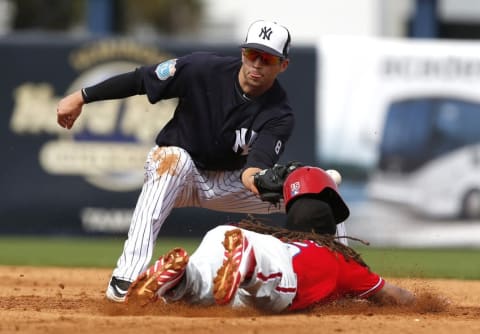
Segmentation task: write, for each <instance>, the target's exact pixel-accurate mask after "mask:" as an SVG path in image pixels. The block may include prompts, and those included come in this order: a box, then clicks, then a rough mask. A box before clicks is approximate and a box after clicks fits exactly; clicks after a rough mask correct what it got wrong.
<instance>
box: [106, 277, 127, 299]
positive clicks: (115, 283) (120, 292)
mask: <svg viewBox="0 0 480 334" xmlns="http://www.w3.org/2000/svg"><path fill="white" fill-rule="evenodd" d="M131 284H132V282H129V281H125V280H122V279H119V278H116V277H112V278H111V279H110V282H109V283H108V288H107V292H106V297H107V298H108V299H109V300H111V301H114V302H117V303H123V302H124V301H125V296H126V295H127V291H128V288H129V287H130V285H131Z"/></svg>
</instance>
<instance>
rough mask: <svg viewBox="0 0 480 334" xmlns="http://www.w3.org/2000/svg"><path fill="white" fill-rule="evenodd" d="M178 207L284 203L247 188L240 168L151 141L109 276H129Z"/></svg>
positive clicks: (265, 207)
mask: <svg viewBox="0 0 480 334" xmlns="http://www.w3.org/2000/svg"><path fill="white" fill-rule="evenodd" d="M180 207H201V208H207V209H211V210H215V211H224V212H236V213H251V214H270V213H278V212H285V208H284V206H283V205H280V206H278V207H275V206H273V205H272V204H270V203H268V202H263V201H261V200H260V199H259V198H258V197H257V196H256V195H255V194H253V193H252V192H250V191H248V190H247V189H246V188H245V187H244V186H243V184H242V182H241V180H240V170H236V171H206V170H199V169H198V168H197V167H196V166H195V164H194V163H193V160H192V158H191V157H190V155H189V154H188V153H187V152H186V151H185V150H184V149H182V148H179V147H174V146H170V147H158V146H155V147H153V148H152V149H151V151H150V152H149V154H148V157H147V161H146V163H145V179H144V184H143V187H142V191H141V193H140V196H139V198H138V201H137V205H136V207H135V211H134V214H133V217H132V222H131V224H130V229H129V231H128V239H127V240H126V241H125V244H124V248H123V253H122V254H121V256H120V257H119V259H118V261H117V266H116V268H115V269H114V271H113V274H112V276H115V277H117V278H119V279H123V280H127V281H134V280H135V279H136V278H137V276H138V275H140V273H142V272H143V271H145V270H146V269H147V268H148V266H149V264H150V261H151V258H152V254H153V249H154V246H155V242H156V239H157V236H158V233H159V232H160V229H161V227H162V225H163V223H164V222H165V219H166V218H167V217H168V215H169V214H170V213H171V211H172V210H173V208H180ZM342 225H343V224H339V225H337V227H338V231H339V233H338V234H339V235H345V230H344V228H343V226H342ZM341 241H342V242H346V239H341Z"/></svg>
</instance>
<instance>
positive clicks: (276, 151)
mask: <svg viewBox="0 0 480 334" xmlns="http://www.w3.org/2000/svg"><path fill="white" fill-rule="evenodd" d="M293 126H294V118H293V115H292V114H290V113H289V114H285V115H284V117H282V118H279V119H273V120H270V121H269V122H267V123H266V124H265V125H264V126H263V127H262V129H261V130H260V131H259V133H258V135H257V138H256V139H255V142H254V143H253V145H252V148H251V150H250V152H249V154H248V158H247V162H246V164H245V168H248V167H258V168H261V169H265V168H270V167H272V166H273V165H274V164H275V163H277V162H278V160H279V158H280V156H281V155H282V153H283V151H284V150H285V144H286V142H287V141H288V139H289V138H290V135H291V134H292V131H293Z"/></svg>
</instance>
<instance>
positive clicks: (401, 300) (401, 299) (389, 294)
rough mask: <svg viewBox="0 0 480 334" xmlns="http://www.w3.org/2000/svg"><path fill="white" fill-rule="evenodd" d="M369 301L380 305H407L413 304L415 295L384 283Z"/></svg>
mask: <svg viewBox="0 0 480 334" xmlns="http://www.w3.org/2000/svg"><path fill="white" fill-rule="evenodd" d="M369 299H370V300H371V301H373V302H375V303H378V304H381V305H409V304H412V303H413V302H415V295H414V294H413V293H411V292H410V291H408V290H405V289H402V288H400V287H398V286H396V285H393V284H391V283H388V282H385V285H384V286H383V288H382V289H381V290H380V291H379V292H377V293H376V294H374V295H373V296H371V297H370V298H369Z"/></svg>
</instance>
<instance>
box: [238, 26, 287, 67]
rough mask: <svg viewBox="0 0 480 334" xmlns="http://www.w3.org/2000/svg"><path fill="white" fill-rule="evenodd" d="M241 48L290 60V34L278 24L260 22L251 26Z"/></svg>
mask: <svg viewBox="0 0 480 334" xmlns="http://www.w3.org/2000/svg"><path fill="white" fill-rule="evenodd" d="M240 47H242V48H251V49H256V50H260V51H263V52H266V53H269V54H272V55H275V56H278V57H281V58H288V52H289V49H290V32H289V31H288V29H287V28H285V27H284V26H282V25H280V24H278V23H276V22H272V21H265V20H258V21H255V22H253V23H252V24H251V25H250V27H249V28H248V32H247V37H246V38H245V42H244V43H243V44H241V45H240Z"/></svg>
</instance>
